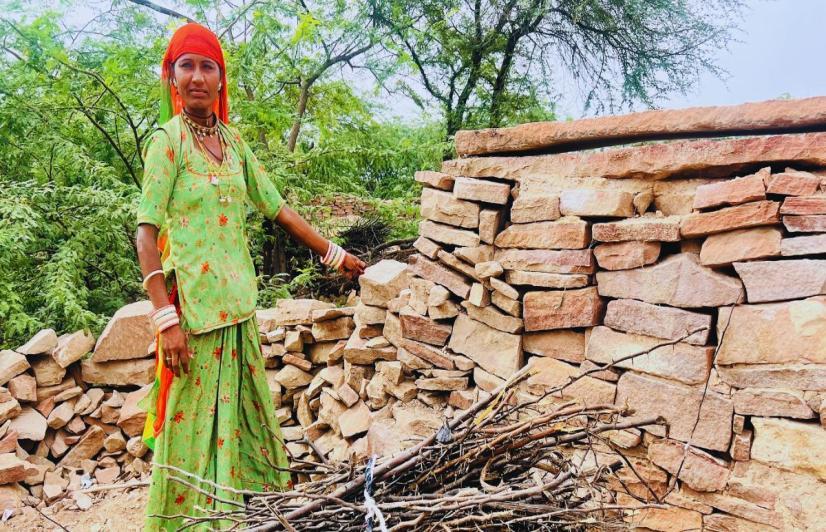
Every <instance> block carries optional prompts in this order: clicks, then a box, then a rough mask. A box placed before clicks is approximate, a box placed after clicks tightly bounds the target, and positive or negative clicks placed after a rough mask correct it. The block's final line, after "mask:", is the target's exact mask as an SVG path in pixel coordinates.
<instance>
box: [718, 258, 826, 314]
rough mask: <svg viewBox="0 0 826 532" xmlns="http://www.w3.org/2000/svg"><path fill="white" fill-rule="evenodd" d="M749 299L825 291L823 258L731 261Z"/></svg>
mask: <svg viewBox="0 0 826 532" xmlns="http://www.w3.org/2000/svg"><path fill="white" fill-rule="evenodd" d="M734 269H735V270H736V271H737V275H739V276H740V279H742V280H743V284H745V285H746V294H747V296H748V301H749V303H765V302H768V301H783V300H787V299H798V298H804V297H810V296H817V295H821V294H826V260H813V259H791V260H778V261H752V262H735V263H734Z"/></svg>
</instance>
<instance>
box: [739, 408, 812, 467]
mask: <svg viewBox="0 0 826 532" xmlns="http://www.w3.org/2000/svg"><path fill="white" fill-rule="evenodd" d="M751 423H752V425H753V426H754V442H753V443H752V445H751V458H752V460H757V461H758V462H763V463H765V464H769V465H774V466H777V467H779V468H781V469H786V470H788V471H793V472H796V473H806V474H809V475H813V476H815V477H817V478H819V479H820V480H821V481H823V480H826V430H823V428H822V427H821V426H820V425H819V424H809V423H800V422H797V421H790V420H788V419H779V418H762V417H753V418H751Z"/></svg>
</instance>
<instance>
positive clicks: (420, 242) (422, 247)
mask: <svg viewBox="0 0 826 532" xmlns="http://www.w3.org/2000/svg"><path fill="white" fill-rule="evenodd" d="M413 247H414V248H415V249H416V251H418V252H419V253H421V254H422V255H424V256H425V257H427V258H428V259H435V258H436V256H437V255H438V254H439V250H440V249H442V248H441V246H439V245H438V244H437V243H436V242H434V241H432V240H430V239H429V238H425V237H423V236H420V237H419V238H417V239H416V241H415V242H413Z"/></svg>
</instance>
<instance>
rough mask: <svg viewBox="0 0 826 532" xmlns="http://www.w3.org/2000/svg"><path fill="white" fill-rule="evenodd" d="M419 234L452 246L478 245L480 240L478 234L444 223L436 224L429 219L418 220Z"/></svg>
mask: <svg viewBox="0 0 826 532" xmlns="http://www.w3.org/2000/svg"><path fill="white" fill-rule="evenodd" d="M419 234H420V235H421V236H423V237H425V238H428V239H430V240H432V241H434V242H441V243H443V244H450V245H453V246H469V247H473V246H478V245H479V243H480V242H481V240H480V239H479V234H478V233H475V232H472V231H468V230H466V229H457V228H455V227H451V226H449V225H445V224H437V223H435V222H431V221H429V220H424V221H422V222H419Z"/></svg>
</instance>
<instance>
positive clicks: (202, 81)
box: [172, 54, 221, 112]
mask: <svg viewBox="0 0 826 532" xmlns="http://www.w3.org/2000/svg"><path fill="white" fill-rule="evenodd" d="M172 78H173V79H174V80H175V81H176V82H177V84H178V94H180V95H181V99H182V100H183V103H184V107H186V108H187V109H189V110H191V111H196V112H197V111H204V112H209V111H210V110H211V109H212V106H213V104H214V103H215V100H217V99H218V93H219V89H218V86H219V84H220V83H221V69H220V67H219V66H218V63H216V62H215V61H213V60H212V59H210V58H208V57H204V56H203V55H198V54H183V55H182V56H181V57H179V58H178V60H177V61H175V65H174V66H173V72H172Z"/></svg>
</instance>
